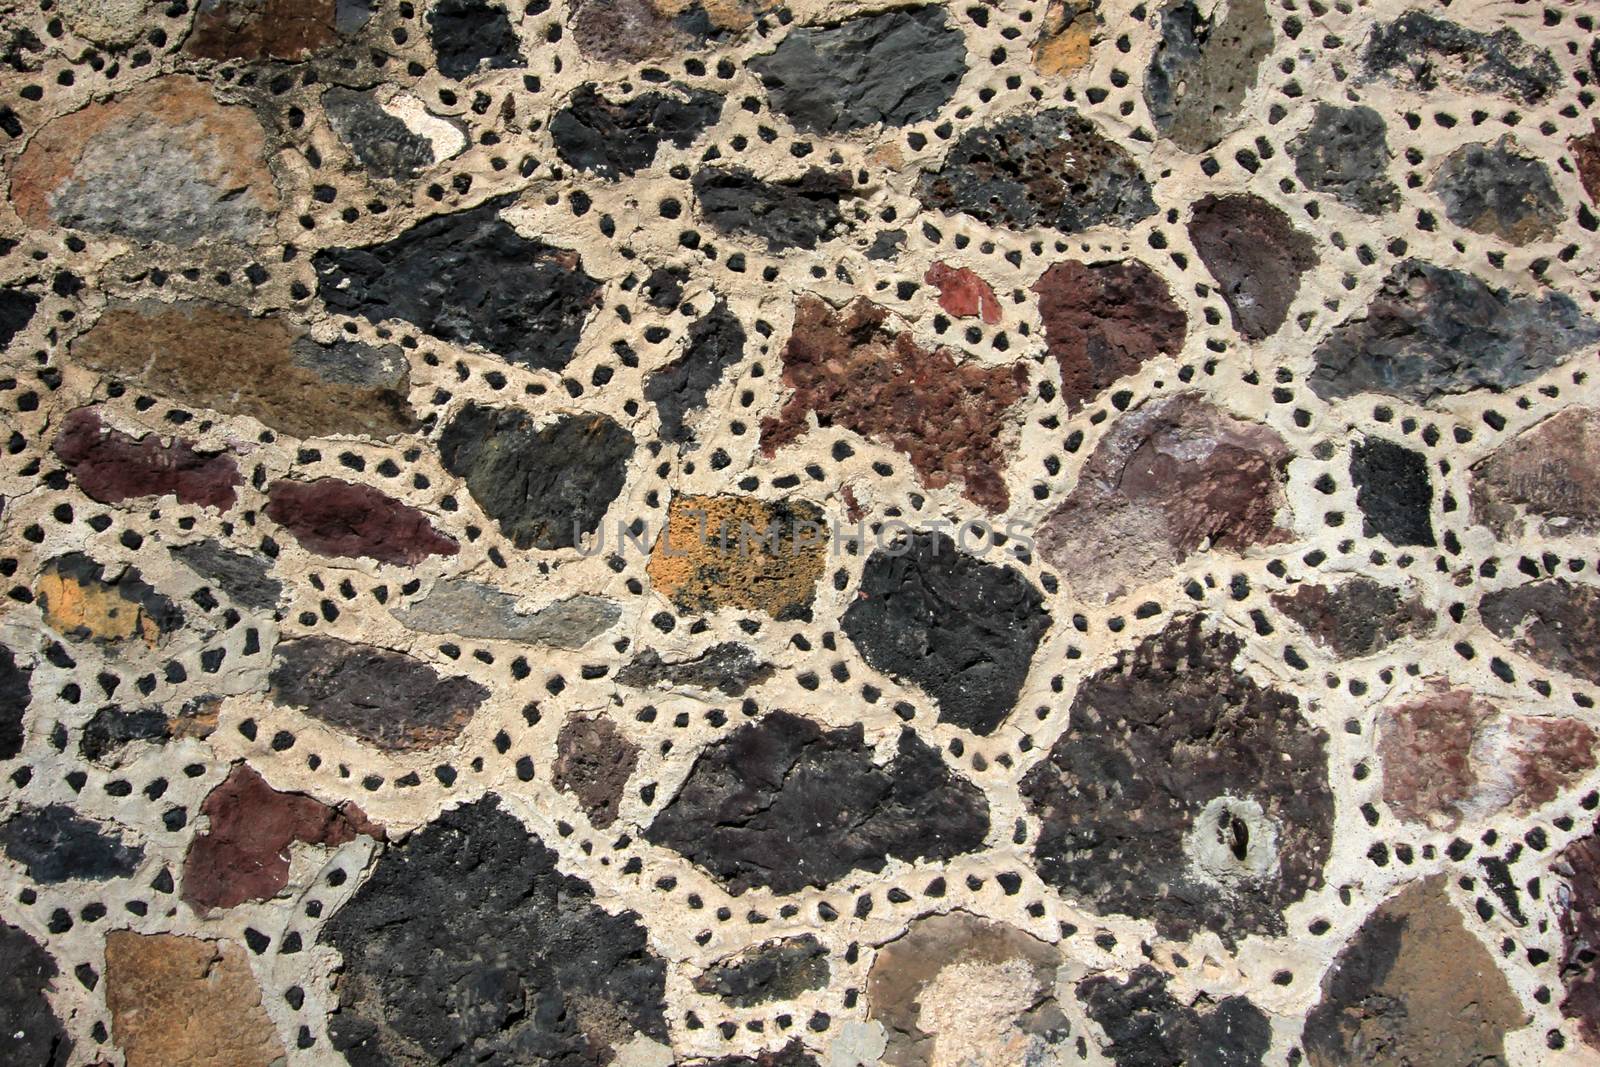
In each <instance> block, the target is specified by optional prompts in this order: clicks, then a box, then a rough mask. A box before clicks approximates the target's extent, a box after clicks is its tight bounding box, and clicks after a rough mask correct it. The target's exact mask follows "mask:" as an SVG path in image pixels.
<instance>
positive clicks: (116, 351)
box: [72, 301, 416, 437]
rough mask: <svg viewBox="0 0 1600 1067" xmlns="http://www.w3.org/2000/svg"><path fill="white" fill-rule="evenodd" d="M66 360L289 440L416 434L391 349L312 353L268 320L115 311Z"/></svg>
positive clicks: (404, 369) (406, 370) (330, 348)
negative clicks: (238, 418) (250, 422)
mask: <svg viewBox="0 0 1600 1067" xmlns="http://www.w3.org/2000/svg"><path fill="white" fill-rule="evenodd" d="M72 357H73V359H74V360H75V361H76V362H78V363H80V364H82V365H83V366H85V367H88V368H90V369H91V370H97V371H101V372H104V373H107V374H110V375H113V376H114V377H117V378H119V379H121V380H123V381H125V382H129V383H131V384H133V385H136V386H138V387H141V388H145V389H150V390H152V391H154V392H157V393H161V394H163V395H165V396H169V397H171V398H172V399H174V400H176V401H178V402H180V403H184V404H193V405H195V406H197V407H203V408H210V409H212V410H214V411H220V412H223V413H225V414H239V415H249V416H250V417H251V418H253V419H256V420H257V421H258V422H261V423H263V424H264V425H266V426H269V427H271V428H272V429H274V430H278V431H281V432H283V433H287V434H291V435H293V436H295V437H322V436H327V435H330V434H371V435H373V436H375V437H393V436H394V435H395V434H399V433H406V432H408V431H410V430H411V429H413V428H414V427H415V425H416V413H415V412H414V411H413V410H412V408H411V404H410V401H409V400H408V399H407V397H408V394H409V393H410V377H411V367H410V365H409V364H408V363H407V362H406V359H405V356H404V355H403V354H402V353H401V351H400V349H399V348H397V347H394V346H388V347H384V348H372V347H370V346H367V345H363V344H358V343H355V342H340V343H337V344H333V345H320V344H318V343H316V342H315V341H313V340H311V338H310V337H309V336H307V335H306V333H305V331H304V330H302V329H301V328H300V327H298V326H295V325H292V324H291V323H289V322H287V321H286V320H284V319H280V318H276V317H266V318H252V317H251V316H250V315H249V314H247V313H246V312H244V311H241V310H239V309H238V308H230V307H225V306H223V305H220V304H206V303H197V302H188V303H176V304H162V303H158V302H156V301H141V302H138V303H132V304H114V305H112V306H111V307H110V308H109V309H108V310H107V311H106V312H105V313H104V314H103V315H101V316H100V319H99V321H97V322H96V323H95V324H94V326H92V327H90V329H89V330H88V332H86V333H84V334H83V335H81V336H80V337H78V339H77V340H75V341H74V342H73V343H72Z"/></svg>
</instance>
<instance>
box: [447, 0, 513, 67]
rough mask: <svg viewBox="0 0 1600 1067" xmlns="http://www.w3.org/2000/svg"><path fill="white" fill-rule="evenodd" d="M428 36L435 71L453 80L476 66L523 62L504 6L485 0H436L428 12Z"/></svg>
mask: <svg viewBox="0 0 1600 1067" xmlns="http://www.w3.org/2000/svg"><path fill="white" fill-rule="evenodd" d="M428 36H429V38H430V39H431V40H432V41H433V52H434V55H436V56H438V57H439V73H441V74H443V75H444V76H445V77H447V78H454V79H456V80H457V81H460V80H461V79H462V78H466V77H470V76H471V75H473V74H476V73H478V71H479V70H480V69H487V70H504V69H506V68H508V67H522V66H526V65H527V64H526V63H525V62H523V59H522V46H521V44H520V43H519V42H518V40H517V34H516V31H515V30H513V29H512V28H511V19H510V18H508V17H507V14H506V9H505V8H504V7H502V6H501V5H499V4H493V3H489V0H438V2H437V3H435V4H434V5H433V8H432V9H431V10H430V11H429V12H428Z"/></svg>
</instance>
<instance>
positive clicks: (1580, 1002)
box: [1553, 823, 1600, 1049]
mask: <svg viewBox="0 0 1600 1067" xmlns="http://www.w3.org/2000/svg"><path fill="white" fill-rule="evenodd" d="M1553 869H1554V870H1555V873H1556V874H1559V875H1560V876H1561V877H1562V878H1564V879H1566V882H1567V885H1566V892H1565V893H1560V894H1558V895H1557V896H1556V900H1557V901H1558V904H1559V907H1558V911H1557V914H1558V916H1559V917H1560V922H1561V938H1562V942H1563V945H1562V953H1561V972H1560V973H1561V981H1562V983H1563V984H1564V985H1565V986H1566V987H1567V995H1566V997H1565V999H1563V1000H1562V1001H1561V1014H1562V1015H1564V1016H1565V1017H1566V1018H1568V1019H1576V1020H1577V1022H1578V1033H1579V1034H1580V1035H1581V1036H1582V1038H1583V1040H1584V1041H1585V1042H1586V1043H1587V1044H1588V1045H1589V1046H1590V1047H1591V1048H1595V1049H1600V823H1596V824H1595V826H1594V828H1593V829H1592V830H1591V831H1590V833H1589V836H1588V837H1583V838H1579V839H1578V840H1577V841H1574V842H1573V843H1572V844H1570V845H1568V846H1567V847H1566V849H1565V850H1564V851H1563V852H1562V853H1561V855H1560V856H1559V857H1558V858H1557V860H1556V862H1555V864H1554V865H1553Z"/></svg>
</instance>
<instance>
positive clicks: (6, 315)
mask: <svg viewBox="0 0 1600 1067" xmlns="http://www.w3.org/2000/svg"><path fill="white" fill-rule="evenodd" d="M38 307H39V298H38V297H37V296H35V295H34V294H33V293H30V292H28V291H26V290H24V289H0V348H3V347H5V346H6V345H8V344H10V343H11V339H12V338H13V337H15V336H17V334H19V333H21V332H22V331H23V330H25V329H27V328H28V323H30V322H32V321H33V313H34V312H35V311H36V310H38Z"/></svg>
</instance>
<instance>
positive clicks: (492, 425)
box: [439, 404, 634, 550]
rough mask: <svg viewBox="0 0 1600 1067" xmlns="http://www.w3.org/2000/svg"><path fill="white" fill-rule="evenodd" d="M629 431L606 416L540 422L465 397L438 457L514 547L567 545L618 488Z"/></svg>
mask: <svg viewBox="0 0 1600 1067" xmlns="http://www.w3.org/2000/svg"><path fill="white" fill-rule="evenodd" d="M633 449H634V440H633V435H632V434H630V433H628V431H627V430H624V429H623V428H622V427H621V426H618V425H617V424H616V423H615V422H612V421H611V419H609V418H607V417H606V416H604V415H564V416H561V417H560V418H557V419H556V420H555V421H553V422H549V423H547V424H545V425H544V426H536V424H535V423H534V420H533V417H532V416H530V415H529V414H528V413H527V412H525V411H522V410H520V409H517V408H491V407H485V406H483V405H481V404H468V405H467V406H466V407H464V408H462V409H461V410H460V411H459V412H458V413H457V414H456V416H455V418H453V419H452V420H450V423H449V424H448V425H447V426H446V427H445V429H444V433H442V434H441V435H440V436H439V458H440V460H441V461H442V462H443V463H444V467H445V469H446V470H448V471H449V472H450V473H451V474H454V475H456V476H457V477H459V478H463V479H465V480H466V483H467V492H468V493H470V494H472V499H473V500H475V501H477V503H478V506H479V507H480V508H482V509H483V511H484V514H486V515H488V516H489V517H490V518H491V519H494V520H495V521H496V522H497V523H499V524H500V530H501V532H502V533H504V534H505V536H506V537H508V538H510V540H511V542H512V543H513V544H515V545H516V546H517V547H518V548H523V549H526V548H539V549H545V550H550V549H557V548H572V547H574V546H576V545H577V544H578V543H579V542H580V540H581V539H582V538H583V537H585V536H587V535H589V534H592V533H594V532H595V531H596V530H597V529H599V527H600V520H601V518H602V517H603V516H604V515H605V513H606V509H607V508H609V507H610V506H611V502H612V501H613V500H615V499H616V498H617V494H619V493H620V492H622V483H623V480H624V479H625V478H626V477H627V471H628V463H629V461H630V460H631V459H632V458H633Z"/></svg>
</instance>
